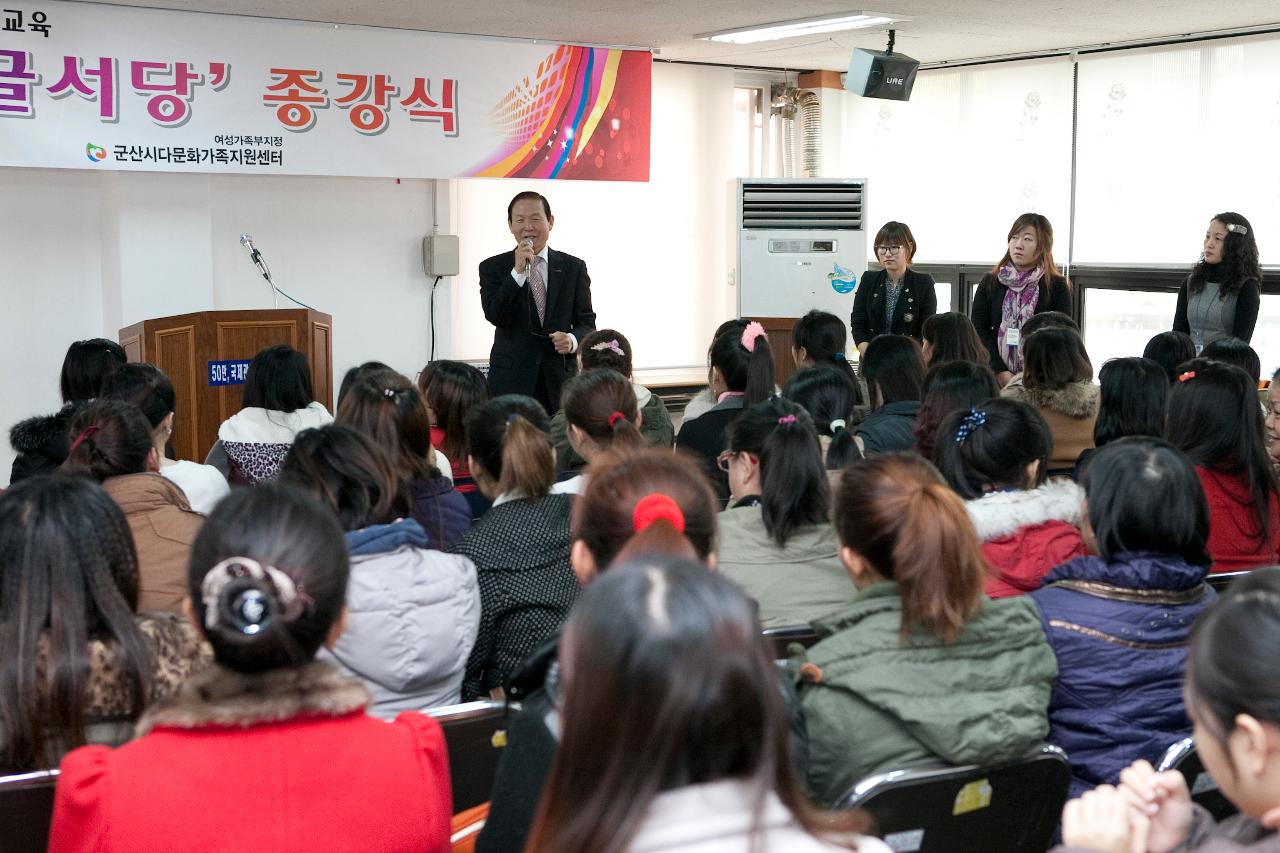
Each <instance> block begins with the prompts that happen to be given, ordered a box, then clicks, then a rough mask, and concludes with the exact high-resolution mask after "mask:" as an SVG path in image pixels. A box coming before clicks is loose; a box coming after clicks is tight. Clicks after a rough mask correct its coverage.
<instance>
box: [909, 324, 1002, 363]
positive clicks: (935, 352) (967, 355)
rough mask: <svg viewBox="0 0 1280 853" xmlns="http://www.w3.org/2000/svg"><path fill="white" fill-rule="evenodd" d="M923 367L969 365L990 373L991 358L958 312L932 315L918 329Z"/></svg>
mask: <svg viewBox="0 0 1280 853" xmlns="http://www.w3.org/2000/svg"><path fill="white" fill-rule="evenodd" d="M920 335H921V343H922V344H923V354H924V363H925V364H927V365H928V366H929V367H937V366H938V365H940V364H946V363H947V362H951V361H968V362H971V363H973V364H977V365H981V366H982V367H986V368H988V369H990V364H991V354H990V353H988V352H987V348H986V347H985V346H983V345H982V338H980V337H978V330H977V329H975V328H974V327H973V321H972V320H970V319H969V317H968V315H966V314H962V313H961V312H959V311H946V312H944V313H942V314H934V315H933V316H932V317H929V318H927V319H926V320H925V321H924V325H923V326H921V328H920Z"/></svg>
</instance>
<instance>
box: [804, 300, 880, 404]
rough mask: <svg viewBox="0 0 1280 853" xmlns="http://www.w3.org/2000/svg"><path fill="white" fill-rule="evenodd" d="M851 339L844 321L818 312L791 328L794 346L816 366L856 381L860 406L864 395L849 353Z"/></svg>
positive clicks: (807, 315)
mask: <svg viewBox="0 0 1280 853" xmlns="http://www.w3.org/2000/svg"><path fill="white" fill-rule="evenodd" d="M848 339H849V333H848V331H847V330H846V329H845V325H844V320H841V319H840V318H839V317H837V316H836V315H835V314H831V313H828V312H826V311H819V310H818V309H817V308H814V309H813V310H811V311H810V312H809V313H808V314H805V315H804V316H803V317H801V318H800V319H799V320H796V322H795V325H794V326H792V327H791V345H792V346H793V347H795V348H796V349H800V348H802V347H803V348H804V351H805V355H807V356H808V357H809V358H811V359H813V363H814V364H815V365H818V366H827V367H834V368H836V369H837V370H839V371H841V372H842V373H845V374H846V375H847V376H848V377H849V378H850V379H851V380H853V387H854V390H855V391H856V392H857V393H858V398H857V400H856V403H855V405H859V406H860V405H862V392H861V389H860V388H859V387H858V375H857V374H856V373H854V370H853V365H852V364H850V363H849V359H848V357H847V354H846V353H845V346H846V345H847V343H848Z"/></svg>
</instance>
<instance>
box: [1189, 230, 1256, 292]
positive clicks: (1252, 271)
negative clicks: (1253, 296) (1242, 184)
mask: <svg viewBox="0 0 1280 853" xmlns="http://www.w3.org/2000/svg"><path fill="white" fill-rule="evenodd" d="M1213 222H1221V223H1222V224H1223V225H1225V226H1226V227H1227V236H1226V239H1224V240H1223V241H1222V261H1221V262H1220V263H1217V264H1207V263H1205V260H1204V258H1203V257H1201V258H1200V260H1199V261H1197V262H1196V265H1195V266H1193V267H1192V268H1191V275H1190V276H1189V277H1188V278H1187V289H1188V290H1189V291H1190V292H1192V293H1199V292H1200V291H1201V290H1203V289H1204V285H1205V282H1207V281H1208V280H1209V279H1210V278H1216V279H1217V280H1218V291H1219V293H1220V294H1221V295H1223V296H1226V295H1227V294H1229V293H1236V292H1237V291H1239V290H1240V288H1241V287H1244V283H1245V282H1246V281H1248V280H1249V279H1253V280H1254V281H1256V282H1257V283H1258V286H1259V287H1261V286H1262V265H1261V264H1260V263H1259V262H1258V238H1257V236H1256V235H1255V234H1254V233H1253V226H1252V225H1250V224H1249V220H1247V219H1245V218H1244V217H1243V216H1241V215H1240V214H1238V213H1231V212H1227V213H1219V214H1218V215H1217V216H1215V217H1213V219H1212V220H1211V221H1210V224H1212V223H1213Z"/></svg>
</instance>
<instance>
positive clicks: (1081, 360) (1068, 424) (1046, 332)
mask: <svg viewBox="0 0 1280 853" xmlns="http://www.w3.org/2000/svg"><path fill="white" fill-rule="evenodd" d="M1022 352H1023V355H1024V356H1025V364H1024V367H1023V372H1022V381H1021V382H1010V383H1008V384H1007V385H1005V388H1004V391H1003V392H1002V393H1003V394H1004V395H1005V396H1006V397H1009V398H1010V399H1013V400H1022V401H1023V402H1026V403H1030V404H1031V405H1032V406H1034V407H1035V408H1036V411H1038V412H1039V413H1040V416H1041V417H1043V418H1044V420H1045V423H1047V424H1048V425H1049V432H1050V434H1051V435H1052V436H1053V444H1052V451H1051V453H1050V454H1049V463H1048V465H1049V473H1051V474H1058V473H1070V472H1071V471H1073V470H1074V469H1075V466H1076V462H1077V461H1079V459H1080V454H1081V453H1083V452H1084V451H1086V450H1088V449H1089V448H1090V447H1093V428H1094V424H1095V423H1097V420H1098V395H1099V389H1098V386H1097V385H1095V384H1094V383H1093V362H1091V361H1090V360H1089V353H1087V352H1085V348H1084V340H1083V339H1082V338H1081V337H1080V335H1079V333H1077V332H1074V331H1072V330H1071V329H1064V328H1060V327H1054V328H1047V329H1038V330H1036V332H1035V334H1033V335H1028V336H1027V338H1026V340H1025V345H1024V347H1023V350H1022Z"/></svg>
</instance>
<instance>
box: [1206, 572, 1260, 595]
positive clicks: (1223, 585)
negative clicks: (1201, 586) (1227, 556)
mask: <svg viewBox="0 0 1280 853" xmlns="http://www.w3.org/2000/svg"><path fill="white" fill-rule="evenodd" d="M1252 571H1254V570H1253V569H1242V570H1241V571H1238V572H1218V573H1217V574H1210V575H1208V576H1207V577H1205V579H1204V582H1205V583H1207V584H1208V585H1209V586H1211V587H1213V588H1214V590H1216V591H1217V593H1218V595H1222V594H1223V593H1224V592H1226V591H1227V589H1228V588H1229V587H1230V586H1231V584H1233V583H1234V582H1235V581H1236V579H1237V578H1242V577H1244V576H1245V575H1247V574H1249V573H1250V572H1252Z"/></svg>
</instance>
